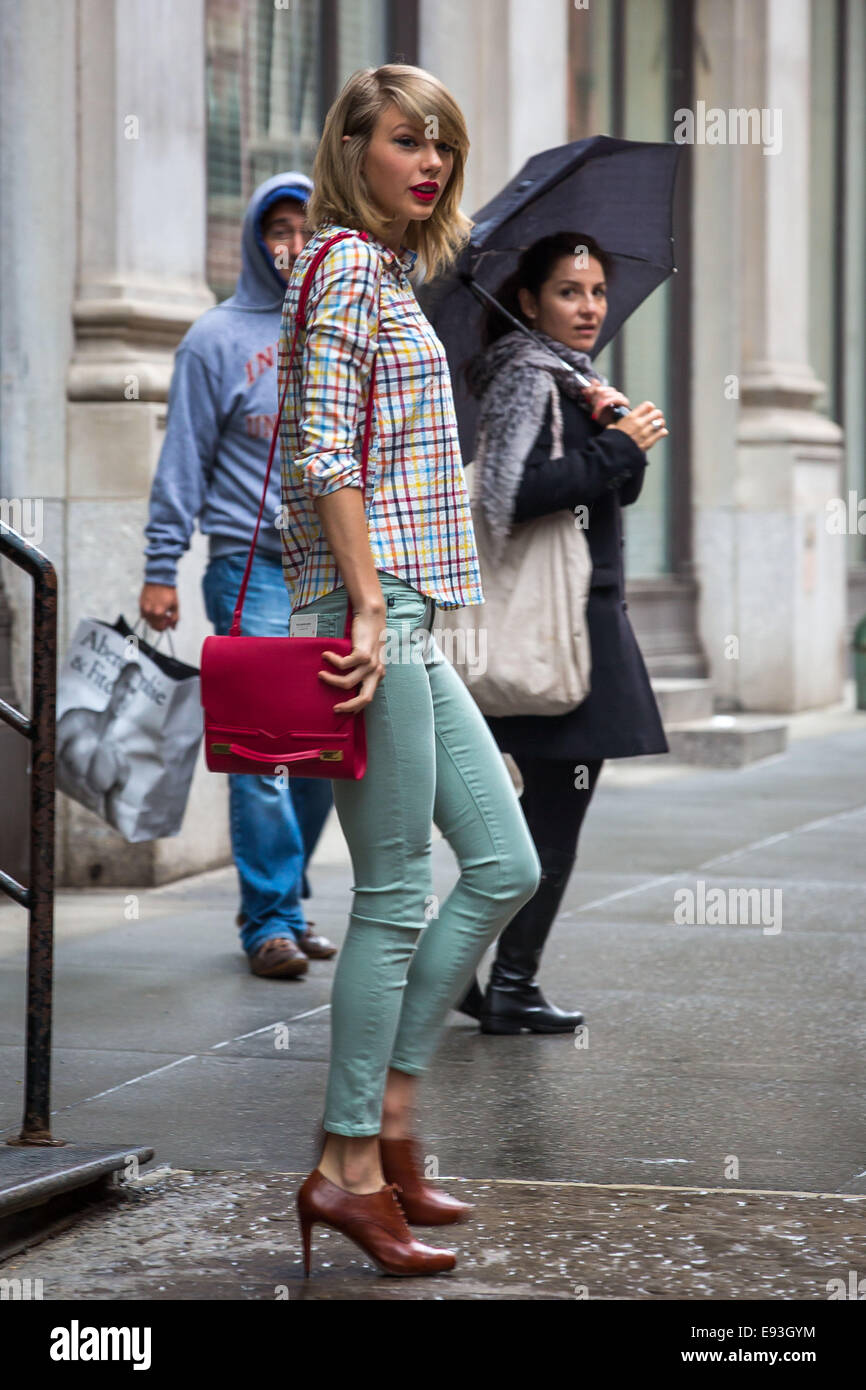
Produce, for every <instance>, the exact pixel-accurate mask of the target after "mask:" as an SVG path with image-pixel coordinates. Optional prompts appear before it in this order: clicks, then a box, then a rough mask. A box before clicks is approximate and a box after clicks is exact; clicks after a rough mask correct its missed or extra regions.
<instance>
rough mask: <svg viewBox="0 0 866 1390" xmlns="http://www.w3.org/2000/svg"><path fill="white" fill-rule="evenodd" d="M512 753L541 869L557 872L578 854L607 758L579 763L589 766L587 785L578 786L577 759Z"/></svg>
mask: <svg viewBox="0 0 866 1390" xmlns="http://www.w3.org/2000/svg"><path fill="white" fill-rule="evenodd" d="M512 757H513V758H514V761H515V762H516V764H517V766H518V767H519V768H520V775H521V776H522V778H523V795H522V796H521V798H520V804H521V806H522V808H523V814H524V816H525V817H526V823H527V825H528V826H529V831H530V834H531V835H532V838H533V840H534V842H535V848H536V849H537V851H538V857H539V859H540V860H541V866H542V869H543V870H544V871H545V872H547V873H550V874H555V873H557V871H561V870H562V869H564V868H567V867H569V866H570V864H571V862H572V861H573V860H574V858H575V856H576V854H577V841H578V836H579V835H580V827H581V825H582V824H583V818H584V816H585V815H586V812H587V810H588V809H589V803H590V801H591V800H592V794H593V792H594V791H595V787H596V783H597V782H598V776H599V773H600V772H601V768H602V763H603V761H604V759H603V758H595V759H593V760H592V761H587V762H586V763H583V764H577V766H578V767H586V769H587V777H586V781H587V785H586V786H585V787H576V786H575V785H574V783H575V778H576V777H577V775H578V774H577V772H576V771H575V761H574V759H568V760H564V759H558V758H532V757H526V756H524V754H522V753H521V754H512Z"/></svg>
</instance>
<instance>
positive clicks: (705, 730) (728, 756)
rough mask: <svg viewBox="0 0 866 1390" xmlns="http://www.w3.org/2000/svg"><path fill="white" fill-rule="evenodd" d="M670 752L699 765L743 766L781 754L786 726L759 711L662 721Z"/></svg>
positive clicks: (685, 761)
mask: <svg viewBox="0 0 866 1390" xmlns="http://www.w3.org/2000/svg"><path fill="white" fill-rule="evenodd" d="M665 734H666V735H667V740H668V744H669V746H670V750H671V755H672V756H673V757H674V758H677V759H678V760H679V761H680V762H684V763H700V764H701V765H702V766H703V767H745V766H746V764H747V763H754V762H757V761H758V760H759V759H760V758H771V757H773V756H774V755H775V754H777V753H784V752H785V750H786V749H787V747H788V725H787V724H786V723H785V721H784V720H782V719H775V718H773V717H772V716H767V715H760V714H714V715H712V716H711V717H710V718H709V719H690V720H685V721H683V722H681V723H677V724H666V725H665Z"/></svg>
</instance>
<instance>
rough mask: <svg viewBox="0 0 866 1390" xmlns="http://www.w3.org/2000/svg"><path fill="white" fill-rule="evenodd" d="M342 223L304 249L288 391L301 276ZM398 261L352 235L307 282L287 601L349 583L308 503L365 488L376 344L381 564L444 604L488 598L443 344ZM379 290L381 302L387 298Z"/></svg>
mask: <svg viewBox="0 0 866 1390" xmlns="http://www.w3.org/2000/svg"><path fill="white" fill-rule="evenodd" d="M342 230H344V228H343V227H341V226H336V225H329V226H326V227H321V228H320V229H319V230H318V231H317V232H316V233H315V234H314V235H313V236H312V237H311V238H310V240H309V242H308V243H307V245H306V246H305V247H304V249H303V251H302V252H301V254H300V255H299V257H298V259H297V261H296V262H295V266H294V269H293V272H292V277H291V280H290V281H289V285H288V289H287V291H286V298H285V302H284V304H283V317H282V325H281V329H280V343H279V358H278V384H279V395H280V397H282V392H283V388H284V387H285V386H286V364H287V362H288V356H289V350H290V348H291V342H292V333H293V331H294V324H295V312H296V308H297V303H298V296H299V293H300V289H301V284H302V281H303V278H304V273H305V271H306V269H307V266H308V265H309V263H310V260H311V259H312V257H313V256H314V255H315V253H316V251H317V250H318V249H319V247H320V246H321V245H322V244H323V242H325V241H327V239H328V237H330V236H333V235H334V233H335V232H338V231H342ZM415 259H416V252H414V251H411V250H409V249H408V248H406V247H404V248H403V252H402V255H398V254H397V253H396V252H395V251H392V250H391V249H390V247H387V246H385V245H384V243H383V242H381V241H379V240H378V239H377V238H375V237H372V236H370V238H369V240H368V241H366V242H365V241H362V240H361V238H360V236H359V235H358V234H357V233H355V234H354V235H353V236H351V237H347V238H344V240H342V241H339V242H337V244H336V245H335V246H332V247H331V249H330V250H329V251H328V252H327V254H326V256H325V257H324V259H323V260H322V262H321V264H320V265H319V267H318V268H317V270H316V272H315V274H314V276H313V278H312V281H311V283H310V289H309V294H308V298H307V306H306V315H305V319H306V332H304V330H303V329H299V331H298V341H297V344H296V347H295V358H294V362H293V363H292V367H291V372H290V379H289V383H288V389H287V391H286V403H285V407H284V409H283V414H282V419H281V420H280V461H281V472H282V502H283V515H282V517H281V529H282V537H283V572H284V575H285V579H286V585H287V587H288V588H289V590H290V592H291V600H292V608H293V609H294V608H300V607H302V606H303V605H304V604H307V603H311V602H312V601H313V599H315V598H319V597H320V596H321V595H322V594H327V593H330V592H331V591H332V590H333V589H335V588H336V587H337V586H338V585H339V584H340V583H342V579H341V576H340V572H339V569H338V566H337V562H336V560H335V559H334V557H333V555H332V554H331V552H330V550H329V548H328V545H327V542H326V540H325V537H324V534H323V532H322V529H321V525H320V522H319V517H318V514H317V512H316V509H315V507H314V505H313V499H314V498H316V497H322V496H325V495H326V494H327V493H329V492H335V491H336V490H337V489H338V488H342V487H358V488H360V486H361V445H362V440H363V427H364V411H365V408H366V402H367V387H368V385H369V376H370V368H371V366H372V358H373V352H374V350H375V349H376V344H377V343H378V358H377V362H376V380H375V394H374V409H373V422H372V429H371V435H370V453H369V459H368V464H367V488H366V493H365V506H366V512H367V521H368V534H369V539H370V549H371V551H372V553H373V559H374V562H375V565H376V568H377V569H379V570H386V571H388V572H389V573H391V574H395V575H397V576H399V577H400V578H401V579H405V580H406V581H407V582H408V583H409V584H411V585H412V586H413V587H414V588H416V589H418V590H419V591H420V592H421V593H422V594H425V595H426V596H427V597H432V598H433V599H434V600H435V601H436V604H437V606H438V607H440V608H461V607H463V606H464V605H467V604H476V603H481V602H483V594H482V591H481V576H480V572H479V566H478V555H477V553H476V549H475V534H474V531H473V528H472V515H471V512H470V508H469V496H468V492H467V488H466V483H465V480H464V477H463V464H462V460H461V456H460V444H459V440H458V434H457V421H456V419H455V415H454V399H453V396H452V393H451V375H450V372H449V370H448V362H447V359H446V356H445V349H444V348H443V346H442V343H441V342H440V340H439V338H438V337H437V335H436V333H435V332H434V330H433V327H432V325H431V324H430V322H429V320H428V319H427V317H426V316H425V314H424V313H423V312H422V310H421V308H420V305H419V304H418V301H417V299H416V297H415V291H414V289H413V288H412V285H411V283H410V281H409V279H408V271H410V270H411V269H412V266H413V264H414V262H415ZM380 284H381V300H380Z"/></svg>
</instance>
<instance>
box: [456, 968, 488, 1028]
mask: <svg viewBox="0 0 866 1390" xmlns="http://www.w3.org/2000/svg"><path fill="white" fill-rule="evenodd" d="M454 1007H455V1009H456V1010H457V1012H458V1013H460V1014H468V1015H469V1017H470V1018H480V1017H481V1010H482V1008H483V1007H484V995H483V994H482V993H481V989H480V988H479V985H478V976H477V975H473V976H472V983H471V984H470V986H469V988H468V989H467V991H466V993H465V994H464V996H463V998H462V999H461V1000H460V1003H459V1004H455V1005H454Z"/></svg>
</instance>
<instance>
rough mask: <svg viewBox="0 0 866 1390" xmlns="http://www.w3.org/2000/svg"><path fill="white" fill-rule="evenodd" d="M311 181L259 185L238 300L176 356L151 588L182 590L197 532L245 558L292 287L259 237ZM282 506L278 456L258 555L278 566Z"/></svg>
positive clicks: (294, 178) (155, 500)
mask: <svg viewBox="0 0 866 1390" xmlns="http://www.w3.org/2000/svg"><path fill="white" fill-rule="evenodd" d="M312 188H313V185H312V183H311V182H310V180H309V179H308V178H307V176H306V175H305V174H299V173H286V174H275V175H274V177H273V178H270V179H267V180H266V181H265V182H264V183H262V184H260V185H259V187H258V188H257V189H256V191H255V193H254V194H253V196H252V197H251V198H250V201H249V205H248V207H247V210H246V215H245V216H244V224H243V237H242V243H241V249H242V258H243V259H242V268H241V273H240V276H239V278H238V282H237V286H236V288H235V292H234V294H233V295H232V296H231V298H230V299H226V300H224V301H223V303H222V304H217V305H215V306H214V308H212V309H208V310H206V312H205V313H203V314H202V316H201V318H199V319H197V320H196V322H195V323H194V324H193V325H192V327H191V328H190V330H189V332H188V333H187V334H186V336H185V337H184V339H183V341H182V342H181V344H180V346H179V347H178V349H177V353H176V355H175V361H174V372H173V374H172V379H171V387H170V390H169V396H168V420H167V424H166V432H165V440H164V443H163V446H162V452H161V453H160V456H159V464H158V465H157V470H156V474H155V476H154V480H153V486H152V489H151V494H150V509H149V514H148V521H147V525H146V526H145V528H144V534H145V536H146V538H147V545H146V547H145V556H146V564H145V572H144V578H145V582H146V583H148V584H169V585H174V584H176V582H177V563H178V560H179V559H180V556H181V555H182V554H183V553H184V551H186V550H188V549H189V543H190V538H191V536H192V532H193V527H194V526H195V523H196V521H197V522H198V526H199V530H200V531H201V532H202V533H203V534H205V535H207V537H208V546H209V551H210V556H211V558H212V559H213V558H215V557H216V556H218V555H229V554H239V553H243V554H246V553H247V552H248V551H249V548H250V543H251V541H252V538H253V531H254V529H255V524H256V516H257V515H258V510H259V503H260V501H261V496H262V488H263V486H264V482H265V468H266V467H267V462H268V452H269V450H270V443H271V435H272V433H273V429H274V425H275V424H276V418H277V404H278V400H277V344H278V341H279V336H280V321H281V317H282V309H283V299H284V297H285V292H286V284H285V281H284V280H283V279H282V277H281V276H280V274H279V272H278V271H277V269H276V268H275V266H274V263H273V258H272V257H271V255H270V253H269V252H268V248H267V246H266V245H265V243H264V241H263V239H262V235H261V219H262V216H263V214H264V213H265V211H266V210H267V208H268V207H269V206H270V205H271V203H273V202H275V201H276V200H277V198H279V197H284V198H285V197H290V196H295V197H303V198H307V197H308V196H309V194H310V193H311V192H312ZM280 502H281V497H280V469H279V453H278V452H277V453H275V456H274V463H273V466H272V468H271V478H270V483H269V485H268V496H267V500H266V502H265V510H264V513H263V515H262V524H261V528H260V530H259V540H258V545H257V547H256V551H257V554H261V555H267V556H271V557H273V558H274V559H275V560H278V559H279V558H280V556H281V553H282V552H281V543H280V532H279V530H278V529H277V528H276V527H275V526H274V521H275V519H276V518H277V514H278V511H279V507H280Z"/></svg>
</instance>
